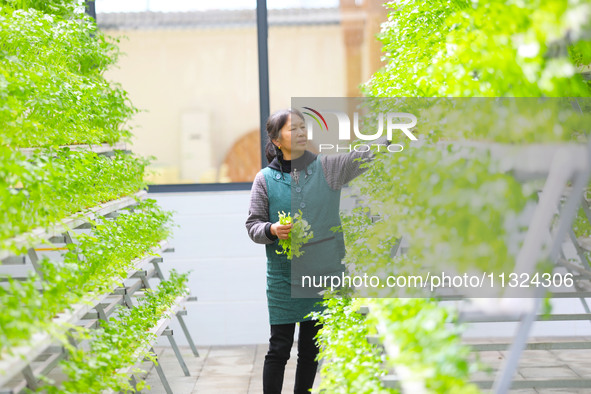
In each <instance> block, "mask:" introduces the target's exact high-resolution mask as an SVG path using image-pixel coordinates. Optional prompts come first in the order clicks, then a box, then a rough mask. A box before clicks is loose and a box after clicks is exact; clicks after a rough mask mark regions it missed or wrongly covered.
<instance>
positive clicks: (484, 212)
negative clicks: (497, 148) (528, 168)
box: [348, 145, 535, 273]
mask: <svg viewBox="0 0 591 394" xmlns="http://www.w3.org/2000/svg"><path fill="white" fill-rule="evenodd" d="M404 152H405V154H403V155H391V154H383V155H380V157H379V158H377V159H376V160H375V161H374V162H373V163H372V164H371V165H370V166H369V167H370V168H369V171H368V172H367V173H365V174H364V176H363V177H361V178H359V179H357V180H356V181H355V186H356V187H357V188H358V190H359V195H362V196H365V197H364V198H365V200H366V206H367V207H369V209H370V210H371V212H372V214H374V215H375V214H379V215H380V217H382V218H383V219H384V220H380V221H378V222H377V223H374V224H373V225H371V226H366V227H363V228H359V227H356V228H351V229H349V230H348V231H352V232H354V234H355V237H356V239H357V240H356V242H355V244H353V245H351V244H349V246H348V248H349V254H348V261H349V262H354V263H355V264H356V265H357V266H358V267H362V268H363V269H365V272H368V273H374V272H379V271H382V272H383V270H384V269H385V270H386V271H387V272H390V273H391V271H389V267H391V268H394V267H392V264H391V261H392V257H391V256H390V254H389V253H388V251H389V249H388V248H390V247H391V246H392V244H393V242H394V241H395V240H396V237H394V236H400V235H403V234H404V236H406V237H408V238H409V239H410V240H411V242H410V249H409V251H408V254H409V255H410V256H412V257H413V258H416V259H417V260H419V261H420V262H421V264H423V265H424V266H427V267H432V268H434V267H436V268H438V269H441V268H443V269H444V270H445V268H446V267H453V268H456V269H457V270H458V271H459V272H469V271H471V270H473V269H478V270H479V271H482V272H484V271H489V272H493V271H503V270H506V269H511V268H512V267H513V262H514V261H515V256H516V254H517V251H518V246H519V242H520V240H521V239H522V236H523V234H521V232H520V229H519V225H518V223H519V220H520V217H521V215H522V212H523V211H524V209H525V207H526V204H527V202H528V200H529V199H531V198H533V197H535V195H534V194H533V193H532V191H533V190H529V189H527V188H524V186H523V185H522V184H520V183H519V182H517V181H516V180H515V179H514V178H513V177H512V176H511V175H510V174H506V173H503V172H501V171H500V170H499V168H498V163H496V162H495V161H494V160H492V159H491V158H490V157H489V155H487V154H483V153H482V152H480V151H478V150H473V149H470V148H459V147H455V146H451V145H450V146H449V147H448V149H446V150H444V149H441V148H436V147H431V146H426V145H425V146H421V147H410V148H408V149H406V150H405V151H404ZM425 174H428V177H425ZM384 178H386V179H388V180H389V181H388V182H384ZM376 185H379V187H376ZM362 214H363V213H362ZM429 262H433V263H431V264H430V263H429ZM397 267H398V265H397V266H396V268H397Z"/></svg>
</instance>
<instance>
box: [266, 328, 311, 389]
mask: <svg viewBox="0 0 591 394" xmlns="http://www.w3.org/2000/svg"><path fill="white" fill-rule="evenodd" d="M316 323H317V321H315V320H312V321H305V322H301V323H300V335H299V337H298V364H297V369H296V376H295V386H294V391H293V392H294V393H295V394H304V393H309V392H310V389H311V388H312V385H313V384H314V378H315V377H316V370H317V368H318V362H317V361H316V356H317V355H318V347H317V346H316V341H315V340H314V337H315V336H316V334H317V333H318V330H319V329H320V327H321V326H320V325H318V326H316ZM294 332H295V323H291V324H277V325H271V338H270V339H269V351H268V352H267V355H266V356H265V365H264V368H263V392H264V394H280V393H281V388H282V387H283V374H284V372H285V364H286V363H287V360H289V354H290V352H291V346H292V345H293V334H294Z"/></svg>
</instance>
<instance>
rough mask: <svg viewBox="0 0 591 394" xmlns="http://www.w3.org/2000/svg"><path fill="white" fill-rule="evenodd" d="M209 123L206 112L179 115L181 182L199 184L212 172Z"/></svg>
mask: <svg viewBox="0 0 591 394" xmlns="http://www.w3.org/2000/svg"><path fill="white" fill-rule="evenodd" d="M210 125H211V122H210V116H209V114H207V113H206V112H203V111H199V110H188V111H184V112H182V113H181V133H180V139H181V140H180V147H179V148H180V155H179V159H180V163H179V164H180V165H179V167H180V178H181V181H182V182H200V179H202V178H203V177H204V176H206V175H207V174H209V173H211V171H212V170H213V166H212V146H211V127H210Z"/></svg>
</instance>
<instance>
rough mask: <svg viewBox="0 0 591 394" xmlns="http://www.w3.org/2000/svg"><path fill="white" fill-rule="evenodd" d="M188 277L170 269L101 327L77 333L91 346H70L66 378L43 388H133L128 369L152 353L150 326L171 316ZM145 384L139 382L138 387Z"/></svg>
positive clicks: (70, 390)
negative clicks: (150, 350) (132, 304)
mask: <svg viewBox="0 0 591 394" xmlns="http://www.w3.org/2000/svg"><path fill="white" fill-rule="evenodd" d="M187 278H188V277H187V274H178V273H177V272H176V271H174V270H173V271H171V274H170V278H169V279H168V280H166V281H162V282H161V283H160V284H159V285H158V288H157V289H156V290H150V289H148V290H146V292H145V296H144V297H143V298H140V299H139V300H138V305H137V306H136V307H133V308H125V307H119V309H118V310H117V312H116V315H115V316H114V317H112V318H110V319H109V321H108V322H105V321H103V322H101V328H100V329H99V330H95V331H92V332H82V333H78V334H77V335H76V336H77V339H78V340H79V341H82V340H88V341H89V349H88V350H84V349H83V348H82V347H73V346H68V347H67V350H68V359H67V360H64V361H62V362H60V366H61V368H62V371H63V372H64V374H65V375H66V376H67V379H66V380H65V381H63V382H62V383H61V384H60V385H59V386H57V385H53V384H52V385H49V386H46V387H43V390H45V392H48V393H61V394H68V393H71V394H74V393H89V394H91V393H102V392H104V390H108V389H111V390H113V391H128V390H134V388H133V387H131V385H130V384H129V376H128V375H127V372H126V371H125V369H128V368H130V367H132V366H133V365H135V364H136V363H137V362H138V361H139V360H142V359H144V358H145V357H148V356H149V348H150V343H152V342H153V341H154V340H155V335H154V333H153V332H151V331H150V330H151V329H152V328H153V327H155V326H156V324H157V323H158V322H159V320H161V319H163V318H164V317H165V316H168V317H172V316H171V315H170V314H169V313H168V311H169V310H170V308H171V307H172V306H173V305H174V302H175V300H176V299H177V297H179V296H182V295H185V294H186V283H187ZM152 357H153V356H152ZM51 383H53V382H51ZM144 385H145V383H144V382H140V383H139V385H138V387H136V388H135V389H137V390H141V389H143V388H144Z"/></svg>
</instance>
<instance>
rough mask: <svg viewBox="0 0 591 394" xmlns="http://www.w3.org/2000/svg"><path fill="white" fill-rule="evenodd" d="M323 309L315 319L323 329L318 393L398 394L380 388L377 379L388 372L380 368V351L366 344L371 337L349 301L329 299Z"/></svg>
mask: <svg viewBox="0 0 591 394" xmlns="http://www.w3.org/2000/svg"><path fill="white" fill-rule="evenodd" d="M324 304H325V306H326V309H325V310H324V311H323V312H321V313H317V314H316V315H315V319H318V320H319V322H320V323H321V324H322V325H323V326H322V329H321V330H320V331H319V333H318V343H319V345H320V349H321V350H320V353H319V356H318V357H319V359H320V360H323V363H322V368H321V370H320V375H321V380H320V385H319V390H320V392H323V390H324V391H325V392H327V393H335V394H386V393H396V392H398V391H395V390H391V389H386V388H383V387H382V385H381V382H380V376H383V375H386V374H387V370H386V369H385V368H384V366H383V365H382V362H383V358H382V355H381V350H380V349H379V348H378V347H377V346H376V345H371V344H370V343H369V342H367V336H368V335H369V334H370V333H372V332H371V329H370V326H369V325H368V324H367V323H366V321H365V318H364V316H362V315H360V314H358V313H357V312H356V311H357V309H358V305H356V304H355V303H353V302H352V301H351V299H349V298H332V299H327V300H325V302H324Z"/></svg>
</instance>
